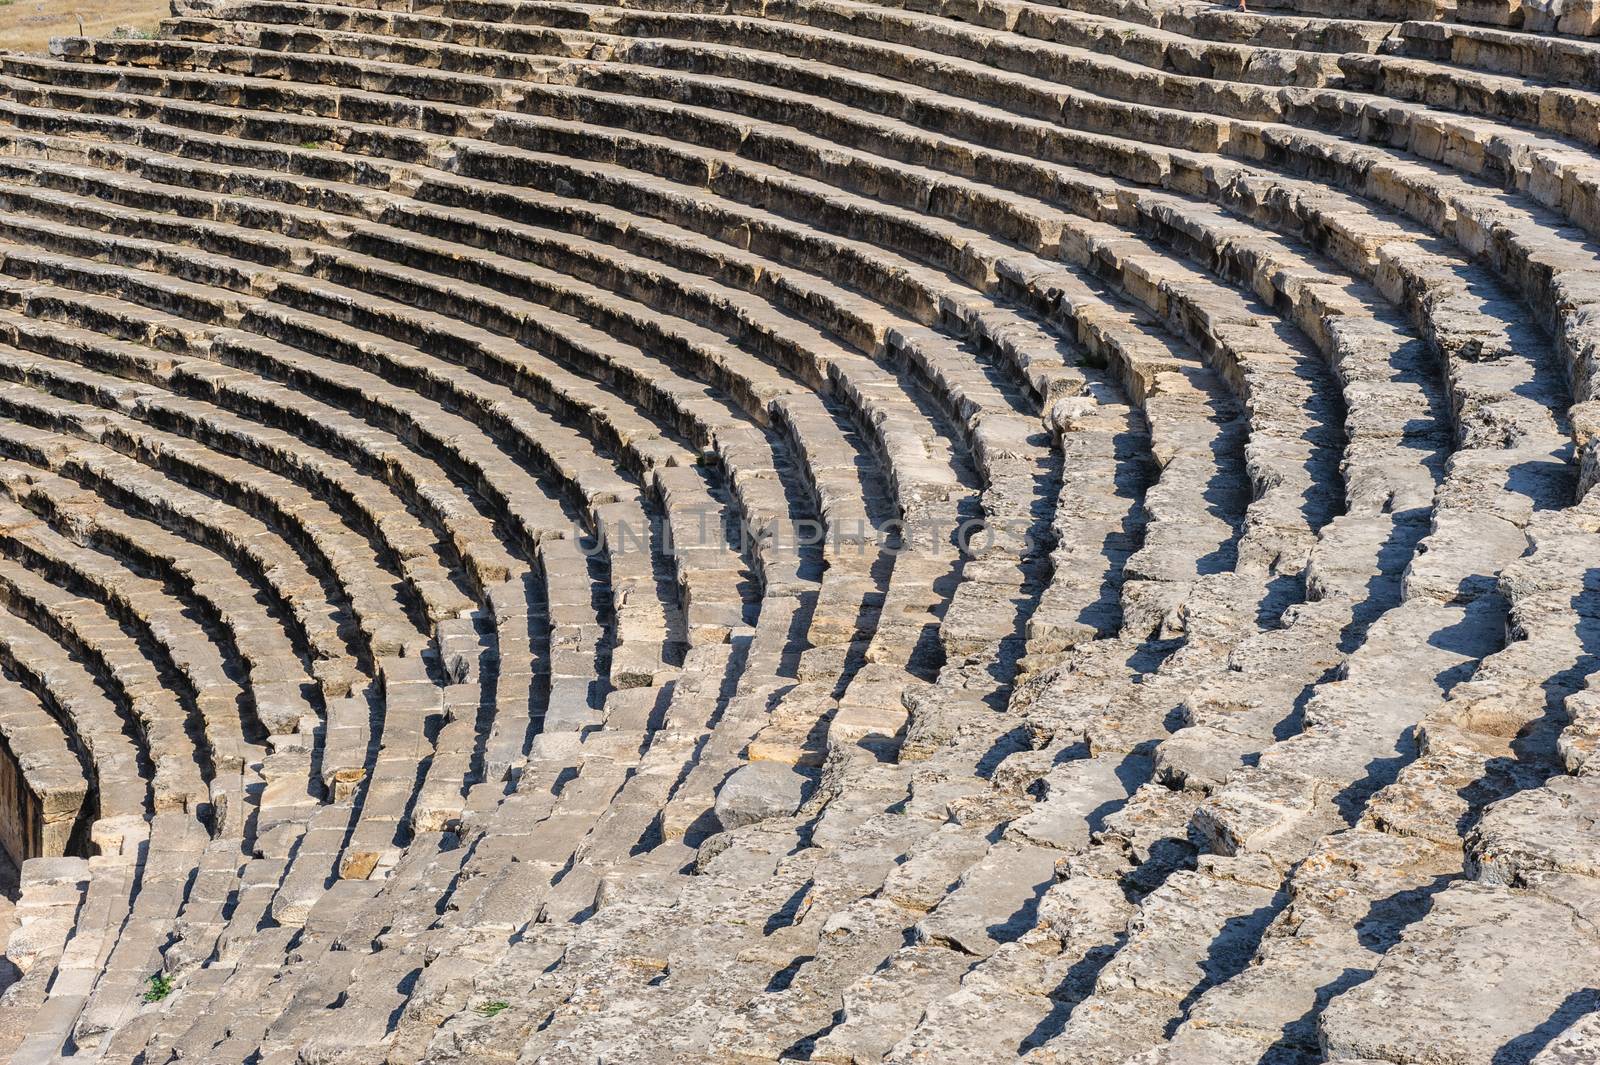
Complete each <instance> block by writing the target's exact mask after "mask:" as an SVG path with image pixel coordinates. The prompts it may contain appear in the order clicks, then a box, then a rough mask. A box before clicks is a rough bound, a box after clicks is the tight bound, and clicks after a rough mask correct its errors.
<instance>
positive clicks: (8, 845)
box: [0, 680, 89, 866]
mask: <svg viewBox="0 0 1600 1065" xmlns="http://www.w3.org/2000/svg"><path fill="white" fill-rule="evenodd" d="M0 740H3V741H4V751H3V760H0V766H3V769H0V783H3V794H4V795H5V796H6V815H5V821H4V823H3V824H0V846H4V847H5V850H6V854H7V855H9V856H10V858H11V860H12V861H13V862H14V863H16V864H17V865H18V866H20V865H21V864H22V863H23V862H24V861H26V860H28V859H29V858H41V857H42V858H59V857H62V856H63V855H65V854H67V853H68V851H69V850H72V849H75V844H76V841H78V840H81V839H82V838H83V835H84V833H83V832H82V831H81V830H80V828H79V824H78V817H79V814H80V813H82V812H83V806H84V800H85V799H87V798H88V796H89V780H88V778H87V777H86V776H85V775H84V767H83V765H82V763H81V762H80V761H79V757H78V754H77V753H76V752H75V751H74V750H73V748H72V744H71V741H70V740H69V739H68V736H67V733H66V731H64V730H63V729H62V727H61V725H60V723H59V722H57V721H56V719H55V718H54V717H52V716H51V715H50V712H49V711H48V710H46V709H45V707H44V705H43V704H42V703H41V702H40V701H39V699H38V697H37V696H35V695H33V694H32V693H31V692H29V691H28V690H27V689H25V688H23V687H22V686H21V685H20V684H17V683H15V682H13V681H10V680H8V681H6V682H5V684H4V685H3V686H0Z"/></svg>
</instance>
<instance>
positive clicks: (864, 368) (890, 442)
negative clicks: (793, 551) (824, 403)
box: [747, 323, 995, 525]
mask: <svg viewBox="0 0 1600 1065" xmlns="http://www.w3.org/2000/svg"><path fill="white" fill-rule="evenodd" d="M774 326H776V323H774ZM747 328H749V326H747ZM786 339H787V337H784V336H782V331H781V326H779V328H774V329H773V333H768V334H765V339H763V342H765V344H768V345H771V344H782V342H784V341H786ZM811 347H814V349H816V350H819V352H826V350H827V344H826V342H824V341H821V339H816V341H814V342H813V344H811ZM790 350H795V349H790ZM838 358H842V357H835V363H837V361H838ZM789 361H790V365H794V355H790V358H789ZM824 366H827V363H824ZM856 368H858V369H856V374H858V376H859V374H864V373H869V369H870V366H869V365H864V363H861V361H859V360H858V361H856ZM829 373H832V374H838V373H840V369H837V368H832V369H830V371H829ZM885 401H888V400H885V398H882V397H880V398H878V403H880V405H882V403H885ZM907 414H909V411H907ZM875 421H877V419H875ZM894 421H896V419H885V421H883V422H877V424H878V425H883V424H894ZM989 430H990V432H995V427H994V425H990V427H989ZM877 432H878V433H880V435H883V433H886V430H885V429H882V427H880V429H878V430H877ZM886 446H890V448H907V446H910V448H914V446H915V441H901V440H898V438H894V437H888V438H886ZM893 465H894V464H893V456H891V467H893ZM906 465H907V467H910V465H912V461H907V462H906ZM901 494H902V496H906V497H915V494H917V489H914V488H904V489H902V493H901ZM824 509H829V507H827V505H826V504H824ZM842 518H845V520H842V521H840V525H850V521H848V515H842Z"/></svg>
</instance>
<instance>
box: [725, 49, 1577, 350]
mask: <svg viewBox="0 0 1600 1065" xmlns="http://www.w3.org/2000/svg"><path fill="white" fill-rule="evenodd" d="M701 47H703V46H701ZM859 65H860V64H859V62H858V63H857V66H859ZM922 80H926V79H922ZM1391 117H1392V116H1391ZM1074 124H1075V125H1081V123H1076V122H1075V123H1074ZM1123 128H1127V127H1126V125H1125V124H1124V126H1123ZM1164 128H1169V129H1170V128H1174V127H1172V125H1171V123H1168V124H1167V125H1166V126H1165V127H1164ZM1260 133H1261V134H1265V135H1267V137H1268V138H1269V139H1270V140H1271V141H1272V143H1273V144H1274V145H1276V146H1277V148H1276V149H1275V150H1288V151H1290V152H1292V153H1309V154H1308V156H1307V160H1306V162H1304V163H1300V164H1298V165H1299V166H1300V167H1302V168H1304V169H1305V170H1307V171H1310V170H1313V169H1322V168H1325V165H1326V163H1327V162H1329V161H1332V160H1333V159H1334V156H1333V154H1332V152H1331V149H1332V144H1333V143H1334V142H1333V140H1332V139H1331V138H1326V137H1324V136H1322V135H1319V134H1312V133H1307V132H1306V131H1303V130H1301V131H1296V132H1294V133H1293V134H1292V136H1280V135H1279V134H1277V133H1276V132H1273V131H1272V130H1271V129H1270V128H1263V129H1262V130H1261V131H1260ZM1256 135H1257V134H1255V133H1252V136H1256ZM1162 139H1163V140H1166V139H1167V138H1162ZM1439 143H1440V144H1441V145H1443V144H1444V143H1446V142H1443V141H1440V142H1439ZM1218 146H1221V145H1220V142H1216V141H1212V142H1210V143H1209V144H1207V145H1205V147H1206V148H1207V149H1214V148H1216V147H1218ZM1416 147H1419V149H1420V150H1423V151H1424V153H1425V154H1429V155H1437V152H1432V151H1430V150H1429V149H1427V148H1426V146H1423V145H1420V143H1419V145H1417V146H1416ZM1343 152H1344V155H1346V156H1348V155H1349V151H1348V149H1344V150H1343ZM1357 154H1359V155H1361V156H1364V157H1367V158H1370V159H1373V160H1380V159H1381V157H1382V154H1383V153H1382V152H1379V151H1377V150H1374V149H1372V148H1362V149H1360V150H1359V152H1358V153H1357ZM1542 155H1543V157H1545V158H1548V159H1550V160H1551V161H1552V162H1554V161H1555V158H1556V157H1555V156H1551V155H1550V153H1549V152H1544V153H1542ZM1568 155H1569V156H1570V155H1571V153H1568ZM1465 158H1466V157H1464V156H1459V155H1457V156H1452V157H1450V159H1449V160H1448V161H1450V162H1452V163H1454V164H1458V165H1459V164H1463V162H1464V160H1465ZM1475 158H1476V159H1477V162H1475V163H1466V164H1465V165H1467V166H1468V167H1469V168H1470V169H1472V170H1473V171H1474V172H1483V171H1482V168H1483V167H1484V166H1485V165H1486V164H1492V162H1493V159H1492V157H1488V156H1483V155H1481V154H1480V155H1478V156H1476V157H1475ZM1576 163H1577V157H1576V156H1572V164H1571V165H1576ZM1339 165H1340V166H1341V167H1343V166H1346V164H1345V163H1340V164H1339ZM1370 165H1371V164H1370V163H1368V164H1364V166H1370ZM1556 165H1560V166H1568V165H1569V164H1568V163H1558V164H1556ZM1380 172H1382V173H1384V174H1385V175H1387V176H1391V177H1396V178H1399V179H1400V180H1401V182H1402V185H1401V187H1402V188H1403V189H1404V190H1405V192H1404V195H1400V196H1396V195H1394V194H1393V193H1390V192H1387V191H1385V190H1384V189H1383V188H1381V187H1379V186H1373V185H1371V183H1370V182H1369V179H1368V177H1367V176H1366V173H1367V172H1366V170H1365V169H1363V170H1362V171H1361V173H1359V174H1358V173H1355V172H1353V171H1352V172H1350V173H1349V174H1348V175H1346V176H1345V177H1343V178H1341V183H1342V184H1344V185H1346V186H1347V187H1350V188H1352V189H1354V190H1357V191H1361V192H1363V193H1368V194H1375V195H1377V196H1378V197H1379V198H1380V199H1381V200H1385V201H1387V202H1389V203H1392V205H1393V206H1394V207H1396V208H1398V209H1400V210H1403V211H1407V212H1409V213H1412V214H1413V215H1415V216H1416V217H1417V218H1418V220H1419V221H1422V222H1424V223H1427V224H1430V225H1437V224H1438V219H1439V218H1440V216H1439V215H1437V214H1435V213H1432V212H1431V211H1429V212H1424V211H1421V210H1419V205H1420V204H1421V203H1424V202H1428V201H1433V200H1437V199H1438V198H1439V189H1438V188H1437V187H1435V188H1428V187H1426V186H1425V185H1424V184H1423V181H1422V179H1423V178H1426V179H1427V181H1430V182H1433V183H1434V184H1435V185H1436V186H1437V185H1438V179H1437V172H1436V171H1432V170H1429V171H1423V170H1420V169H1418V170H1416V171H1415V172H1414V173H1413V174H1411V175H1410V176H1407V175H1405V174H1404V173H1403V172H1396V171H1393V170H1392V169H1389V168H1381V169H1380ZM1513 178H1514V174H1508V175H1507V180H1508V181H1510V180H1512V179H1513ZM1567 186H1570V182H1568V183H1567V185H1566V186H1546V185H1536V186H1535V187H1534V191H1536V192H1538V194H1539V195H1540V196H1541V197H1546V198H1548V197H1547V193H1546V192H1545V191H1543V190H1545V189H1547V188H1552V189H1559V188H1561V187H1567ZM1444 189H1445V190H1446V191H1450V186H1449V183H1448V182H1446V183H1445V184H1444ZM1465 191H1466V190H1465V189H1462V191H1461V192H1454V193H1453V195H1454V196H1455V197H1456V198H1455V200H1454V202H1455V204H1456V206H1457V209H1458V210H1465V211H1468V212H1469V213H1473V214H1477V213H1479V212H1481V211H1483V210H1484V209H1485V208H1487V207H1488V203H1487V199H1488V198H1487V197H1486V196H1485V193H1484V191H1483V190H1482V189H1474V190H1472V191H1471V195H1470V197H1469V198H1468V199H1465V200H1463V199H1461V198H1460V197H1461V196H1462V195H1463V194H1464V193H1465ZM1419 196H1420V197H1421V199H1420V200H1419V199H1418V198H1417V197H1419ZM1496 199H1497V200H1498V201H1499V202H1498V206H1499V208H1500V210H1501V211H1503V210H1504V208H1505V206H1507V203H1506V201H1505V198H1504V197H1496ZM1556 202H1560V200H1559V198H1558V200H1557V201H1556ZM1568 209H1569V210H1571V211H1577V212H1579V213H1578V214H1577V215H1576V216H1577V217H1582V214H1581V208H1580V207H1579V206H1578V205H1576V204H1572V205H1571V206H1570V207H1569V208H1568ZM1498 217H1501V218H1504V217H1505V216H1504V215H1503V214H1501V215H1498ZM1541 228H1542V229H1543V230H1544V232H1543V233H1542V236H1544V237H1545V238H1546V239H1547V238H1548V235H1549V234H1548V226H1542V227H1541ZM1558 233H1559V231H1558ZM1461 236H1462V237H1463V238H1470V239H1469V242H1468V250H1476V247H1477V246H1479V245H1480V243H1481V242H1480V241H1479V240H1478V238H1476V237H1473V236H1471V234H1465V233H1463V234H1461ZM1485 236H1486V237H1488V238H1489V239H1491V240H1493V241H1495V242H1497V243H1499V244H1500V246H1501V247H1502V248H1504V249H1505V250H1504V251H1503V252H1501V253H1500V255H1497V256H1496V258H1497V259H1498V260H1499V264H1500V266H1501V268H1502V270H1503V271H1505V272H1506V273H1507V274H1508V276H1510V277H1511V278H1512V279H1513V281H1515V282H1516V283H1517V284H1518V285H1519V286H1520V287H1523V288H1524V289H1525V290H1526V291H1528V293H1529V297H1530V299H1532V300H1533V301H1534V302H1535V304H1536V305H1538V306H1541V307H1545V306H1550V300H1551V299H1552V297H1556V298H1557V302H1558V303H1561V302H1565V300H1562V299H1560V298H1559V297H1560V293H1558V292H1556V291H1553V289H1555V288H1557V287H1558V286H1557V285H1556V284H1554V282H1556V281H1557V279H1558V277H1552V276H1551V274H1550V267H1549V266H1548V265H1539V266H1535V265H1534V263H1533V262H1531V261H1529V260H1528V255H1529V253H1530V251H1532V249H1533V247H1534V246H1533V245H1531V244H1529V243H1528V240H1529V238H1528V237H1526V236H1522V235H1520V233H1519V230H1518V229H1517V228H1515V226H1513V225H1508V224H1506V222H1504V221H1502V222H1501V223H1499V224H1498V225H1497V226H1495V227H1492V229H1491V230H1490V231H1486V233H1485ZM1502 256H1503V258H1502ZM1577 265H1579V268H1580V269H1586V267H1584V266H1583V265H1582V264H1581V263H1580V264H1577ZM1560 272H1561V268H1557V270H1556V274H1557V275H1558V276H1559V274H1560ZM1581 285H1582V282H1581V277H1580V276H1579V275H1578V274H1577V273H1576V272H1574V273H1573V275H1572V276H1571V279H1570V280H1569V281H1567V282H1566V284H1565V285H1562V286H1559V287H1563V288H1566V289H1567V290H1568V291H1569V292H1571V293H1572V295H1571V296H1567V297H1566V299H1567V300H1570V299H1572V298H1573V297H1574V296H1576V298H1578V299H1579V300H1581V299H1582V296H1581ZM1574 286H1576V287H1574ZM1569 306H1570V305H1569ZM1561 311H1562V313H1561V318H1562V320H1563V322H1564V323H1568V322H1571V323H1574V324H1575V322H1576V316H1575V314H1574V313H1573V311H1572V310H1568V309H1566V308H1561ZM1583 343H1584V342H1583V339H1582V335H1581V334H1579V333H1577V332H1574V335H1573V336H1572V337H1571V338H1569V339H1567V340H1566V345H1567V347H1568V348H1569V350H1570V354H1569V357H1573V358H1581V350H1582V347H1583Z"/></svg>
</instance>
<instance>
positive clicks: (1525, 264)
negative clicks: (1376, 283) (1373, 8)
mask: <svg viewBox="0 0 1600 1065" xmlns="http://www.w3.org/2000/svg"><path fill="white" fill-rule="evenodd" d="M294 6H302V5H294ZM312 10H317V8H312ZM291 13H293V11H291ZM390 18H392V16H390ZM413 22H427V21H424V19H413ZM432 22H438V21H437V19H434V21H432ZM491 29H494V27H491ZM498 29H499V30H504V29H506V27H498ZM589 37H598V35H589ZM602 40H603V38H602ZM574 43H576V42H574ZM670 48H672V43H670V42H666V48H661V46H654V43H653V51H651V56H650V62H656V64H659V62H664V61H669V59H667V56H670ZM680 51H683V53H685V58H688V53H690V51H693V54H694V58H696V61H698V62H699V64H701V66H702V64H704V61H706V59H709V58H715V56H718V51H720V53H728V51H730V50H726V48H722V50H718V46H715V45H706V43H696V45H694V46H693V48H690V50H685V48H680ZM763 62H766V66H765V67H763V69H762V75H760V78H762V80H763V82H768V83H774V78H781V75H782V70H784V67H782V64H776V66H774V64H773V61H763ZM768 67H771V69H768ZM850 78H854V80H861V75H859V74H854V72H851V74H848V75H846V74H845V72H838V74H835V75H830V80H829V82H818V80H816V78H814V77H813V78H810V82H811V83H810V85H808V90H810V91H822V93H827V91H830V90H829V86H832V85H835V83H838V82H842V80H850ZM875 90H877V93H875V96H883V93H885V91H888V93H891V94H893V91H894V88H893V85H890V83H880V85H875ZM942 106H949V104H947V102H946V104H942ZM966 110H971V109H970V107H966ZM915 114H917V115H918V118H917V120H918V122H923V123H926V122H928V118H930V115H931V114H933V112H931V109H930V101H928V99H926V98H918V102H917V110H915ZM1034 125H1037V123H1034ZM1014 126H1018V118H1016V117H1014V115H1008V118H1006V125H1000V123H987V128H989V131H990V133H992V134H1000V136H1005V138H1011V136H1014V130H1013V128H1014ZM1166 126H1171V123H1166ZM1048 136H1050V138H1051V139H1056V141H1059V139H1061V138H1062V136H1064V131H1061V130H1059V128H1056V130H1051V131H1050V134H1048ZM1074 139H1077V141H1085V138H1083V134H1077V136H1075V138H1074ZM1274 139H1275V141H1277V138H1274ZM1088 141H1090V142H1093V150H1085V152H1078V154H1077V155H1080V157H1082V158H1085V160H1091V158H1094V154H1098V155H1099V162H1098V163H1094V165H1096V166H1101V168H1102V166H1106V160H1107V158H1110V160H1118V158H1122V157H1123V155H1125V150H1126V144H1122V142H1117V141H1107V139H1106V138H1088ZM1280 147H1288V149H1293V150H1296V152H1304V150H1307V149H1314V150H1315V154H1314V158H1310V160H1309V162H1307V163H1302V166H1307V168H1317V166H1322V165H1325V163H1326V162H1328V158H1331V157H1328V158H1323V157H1326V155H1328V154H1326V150H1325V147H1323V146H1322V144H1309V142H1306V136H1304V133H1301V134H1296V141H1294V142H1288V141H1283V142H1282V144H1280ZM1085 149H1088V144H1085ZM1141 150H1142V152H1149V149H1141ZM1346 154H1347V150H1346ZM1362 155H1368V157H1376V155H1378V154H1374V152H1371V150H1370V149H1363V150H1362ZM1155 157H1157V160H1163V158H1165V160H1171V163H1173V165H1176V163H1184V165H1187V162H1189V160H1184V158H1182V154H1181V152H1174V154H1168V152H1160V150H1158V149H1157V150H1155ZM1542 157H1546V158H1555V157H1550V154H1549V152H1544V154H1542ZM1568 157H1571V154H1568ZM1146 158H1149V157H1147V155H1146ZM1318 158H1320V160H1322V162H1317V160H1318ZM1200 163H1202V160H1198V158H1197V160H1194V165H1195V170H1197V171H1200V170H1202V166H1200ZM1339 165H1341V166H1344V163H1339ZM1480 165H1482V160H1480ZM1563 165H1565V163H1563ZM1120 170H1122V171H1123V173H1126V165H1123V166H1122V168H1120ZM1378 173H1379V174H1382V176H1384V178H1390V179H1395V178H1398V179H1400V181H1402V187H1400V190H1402V192H1403V195H1395V192H1392V190H1386V189H1384V187H1381V185H1371V184H1370V181H1368V178H1366V176H1365V171H1363V173H1362V174H1354V176H1352V178H1350V179H1349V181H1346V184H1347V185H1349V187H1352V189H1355V190H1358V192H1363V193H1366V195H1376V197H1378V198H1379V200H1387V201H1390V203H1392V205H1394V206H1395V208H1398V209H1402V211H1408V213H1413V214H1416V216H1418V219H1419V221H1422V222H1424V224H1427V225H1432V227H1440V225H1438V222H1440V219H1442V217H1446V216H1448V214H1446V216H1440V214H1438V213H1437V211H1438V209H1445V211H1446V213H1448V206H1440V208H1432V209H1427V211H1419V205H1421V203H1426V201H1437V200H1438V198H1440V197H1438V190H1437V189H1434V187H1429V185H1427V184H1426V182H1435V184H1438V174H1437V171H1413V173H1410V174H1402V173H1395V171H1390V170H1384V168H1379V171H1378ZM1195 176H1197V178H1198V179H1200V181H1203V182H1210V181H1214V178H1206V176H1205V174H1203V173H1197V174H1195ZM1176 178H1179V174H1176V173H1174V174H1173V178H1171V179H1176ZM1142 179H1144V181H1149V178H1142ZM1171 179H1170V181H1171ZM1296 184H1298V182H1288V187H1291V189H1293V187H1294V185H1296ZM1568 184H1570V182H1568ZM1443 187H1445V189H1446V190H1448V189H1450V182H1448V181H1446V182H1443ZM1458 187H1459V192H1458V193H1456V197H1458V198H1456V200H1454V205H1456V209H1461V211H1469V213H1470V214H1474V216H1477V214H1480V213H1483V211H1485V209H1486V208H1488V201H1486V198H1485V193H1483V190H1482V189H1472V190H1467V189H1466V187H1462V185H1459V182H1458ZM1549 189H1555V190H1558V189H1560V185H1541V184H1538V182H1536V184H1534V185H1533V192H1536V193H1538V195H1541V197H1546V198H1549V197H1547V190H1549ZM1224 192H1230V193H1232V195H1230V200H1232V203H1230V206H1235V209H1238V208H1248V209H1251V213H1256V214H1258V217H1261V219H1262V221H1264V222H1267V224H1278V225H1282V224H1283V222H1293V221H1294V219H1282V217H1277V219H1274V216H1272V214H1269V213H1261V206H1262V203H1259V201H1251V200H1238V195H1237V193H1238V189H1237V187H1235V189H1232V190H1227V187H1226V182H1222V187H1219V189H1218V190H1216V192H1211V193H1210V195H1211V197H1218V195H1222V193H1224ZM1461 195H1467V197H1469V198H1466V200H1462V198H1459V197H1461ZM1563 195H1565V193H1563ZM1299 201H1301V208H1302V209H1306V208H1314V206H1317V205H1315V201H1314V200H1307V198H1306V197H1304V195H1301V197H1299ZM1555 203H1560V197H1557V200H1555ZM1328 206H1338V205H1336V203H1334V205H1328ZM1507 206H1512V205H1510V203H1509V201H1507V200H1506V198H1504V197H1501V198H1499V201H1498V203H1496V208H1494V217H1496V219H1501V221H1499V222H1498V224H1496V225H1490V232H1485V233H1483V235H1482V237H1477V235H1474V233H1467V232H1464V233H1459V235H1458V237H1459V238H1461V240H1462V241H1464V243H1466V249H1467V251H1469V253H1475V251H1477V249H1478V248H1480V246H1482V243H1483V240H1491V241H1494V243H1496V245H1499V251H1498V253H1496V256H1494V259H1496V264H1498V265H1499V269H1501V270H1502V272H1504V273H1507V277H1509V278H1510V280H1512V281H1514V283H1517V285H1518V286H1520V288H1523V289H1525V291H1526V293H1528V297H1530V299H1531V301H1533V302H1534V304H1536V305H1538V307H1541V309H1542V310H1546V312H1547V313H1552V315H1555V313H1558V315H1560V318H1562V321H1563V328H1566V323H1570V321H1573V320H1574V318H1576V315H1574V313H1573V310H1574V309H1573V307H1571V304H1566V305H1565V307H1562V305H1560V304H1563V302H1566V301H1563V299H1560V293H1555V291H1552V289H1554V288H1557V285H1555V281H1557V278H1554V277H1550V267H1549V265H1534V262H1530V261H1528V253H1530V251H1533V249H1534V248H1538V245H1534V246H1530V245H1528V243H1526V240H1528V237H1526V235H1522V233H1520V230H1518V229H1515V227H1507V221H1510V216H1507V214H1506V209H1507ZM1570 208H1571V209H1578V208H1576V205H1570ZM1323 211H1328V208H1323ZM1350 221H1352V216H1341V214H1331V213H1326V214H1325V222H1323V225H1326V227H1328V230H1322V232H1330V230H1331V232H1339V230H1342V229H1347V227H1349V225H1350ZM1544 229H1547V225H1544ZM1315 232H1317V230H1310V232H1307V235H1309V237H1314V235H1315ZM1542 237H1544V238H1546V240H1547V238H1549V233H1542ZM1557 237H1560V230H1558V232H1557ZM1507 245H1509V246H1507ZM1518 248H1520V249H1518ZM1573 265H1579V267H1581V265H1582V262H1581V261H1574V264H1573ZM1565 269H1570V267H1566V265H1563V267H1560V269H1558V270H1557V273H1558V272H1560V270H1565ZM1581 286H1582V280H1581V275H1578V273H1574V275H1571V280H1570V281H1566V285H1563V286H1562V288H1568V289H1571V291H1573V293H1574V294H1576V296H1578V299H1579V301H1581V299H1582V296H1581ZM1552 297H1554V299H1555V302H1554V304H1552ZM1566 299H1571V297H1570V296H1568V297H1566ZM1568 331H1571V329H1568ZM1582 336H1584V334H1582V333H1581V331H1573V336H1571V337H1570V339H1568V347H1570V349H1571V350H1570V353H1568V357H1570V358H1581V350H1582Z"/></svg>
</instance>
